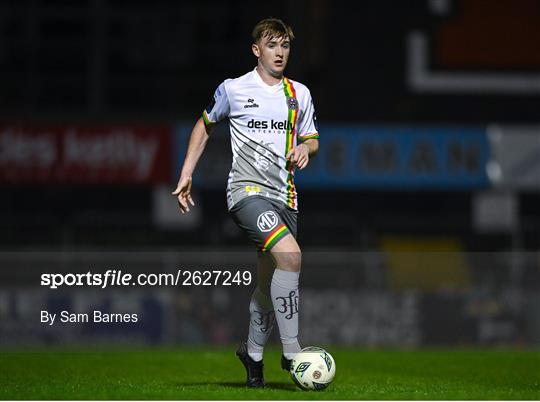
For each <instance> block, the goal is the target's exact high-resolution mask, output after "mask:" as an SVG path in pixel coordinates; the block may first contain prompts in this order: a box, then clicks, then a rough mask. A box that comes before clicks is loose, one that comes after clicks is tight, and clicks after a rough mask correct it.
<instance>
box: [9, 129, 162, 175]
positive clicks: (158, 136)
mask: <svg viewBox="0 0 540 402" xmlns="http://www.w3.org/2000/svg"><path fill="white" fill-rule="evenodd" d="M170 147H171V129H170V127H169V126H165V125H162V126H160V125H149V126H146V125H90V124H88V125H15V124H14V125H0V182H4V183H6V182H7V183H20V182H43V183H74V184H75V183H96V184H97V183H126V184H128V183H159V182H168V181H169V179H170V159H171V158H170Z"/></svg>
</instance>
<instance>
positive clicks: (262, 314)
mask: <svg viewBox="0 0 540 402" xmlns="http://www.w3.org/2000/svg"><path fill="white" fill-rule="evenodd" d="M249 313H250V319H249V334H248V341H247V349H248V354H249V357H251V358H252V359H253V360H255V361H261V360H262V358H263V350H264V345H265V344H266V341H268V338H269V336H270V334H271V332H272V329H273V327H274V306H273V305H272V300H271V298H270V296H268V295H265V294H264V293H262V292H261V291H260V290H259V288H258V287H257V288H255V291H254V292H253V295H252V296H251V301H250V303H249Z"/></svg>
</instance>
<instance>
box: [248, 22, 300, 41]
mask: <svg viewBox="0 0 540 402" xmlns="http://www.w3.org/2000/svg"><path fill="white" fill-rule="evenodd" d="M251 37H252V38H253V43H257V42H259V41H260V40H261V39H262V38H265V37H270V38H285V37H288V38H289V40H290V41H292V40H293V39H294V33H293V30H292V28H291V27H290V26H288V25H286V24H285V23H284V22H283V21H281V20H280V19H278V18H266V19H264V20H262V21H260V22H259V23H258V24H257V25H255V28H253V32H252V33H251Z"/></svg>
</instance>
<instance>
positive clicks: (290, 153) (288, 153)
mask: <svg viewBox="0 0 540 402" xmlns="http://www.w3.org/2000/svg"><path fill="white" fill-rule="evenodd" d="M294 151H295V148H293V149H291V150H290V151H289V152H287V156H285V158H287V159H289V158H290V157H291V155H293V154H294Z"/></svg>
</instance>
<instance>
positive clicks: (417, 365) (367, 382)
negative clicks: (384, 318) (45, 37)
mask: <svg viewBox="0 0 540 402" xmlns="http://www.w3.org/2000/svg"><path fill="white" fill-rule="evenodd" d="M329 351H330V353H332V355H333V356H334V358H335V360H336V367H337V375H336V379H335V381H334V383H333V384H332V385H330V387H329V388H328V389H326V390H325V391H322V392H313V391H312V392H307V391H302V390H300V389H298V388H296V386H295V385H294V384H293V383H292V381H291V380H290V378H289V377H288V375H287V374H286V373H285V372H283V371H281V369H280V368H279V358H280V354H279V351H278V350H277V349H271V350H269V351H268V352H267V353H266V355H265V376H266V382H267V387H266V388H265V389H264V390H252V389H247V388H245V386H244V381H245V374H244V368H243V367H242V366H241V364H240V362H238V361H237V359H236V357H235V356H234V349H232V348H229V349H216V348H205V349H163V348H156V349H149V348H147V349H129V350H122V351H113V350H99V351H97V350H93V349H92V350H90V349H88V350H81V349H76V350H75V349H71V350H66V349H46V350H45V349H43V350H41V349H40V350H28V351H0V398H1V399H325V400H329V399H330V400H335V399H342V400H343V399H447V400H448V399H490V400H493V399H514V400H515V399H540V352H537V351H534V352H533V351H508V350H504V351H503V350H490V351H476V350H421V351H389V350H385V351H381V350H366V351H364V350H357V349H343V348H329Z"/></svg>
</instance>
